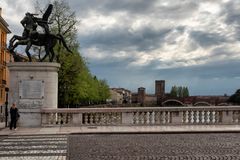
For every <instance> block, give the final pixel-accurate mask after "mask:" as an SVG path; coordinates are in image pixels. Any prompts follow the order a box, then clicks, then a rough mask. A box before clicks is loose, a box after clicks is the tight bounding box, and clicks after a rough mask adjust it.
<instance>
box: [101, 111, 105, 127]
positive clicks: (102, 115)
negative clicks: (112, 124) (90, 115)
mask: <svg viewBox="0 0 240 160" xmlns="http://www.w3.org/2000/svg"><path fill="white" fill-rule="evenodd" d="M104 119H105V116H104V113H100V124H104V121H105V120H104Z"/></svg>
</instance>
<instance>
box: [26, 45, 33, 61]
mask: <svg viewBox="0 0 240 160" xmlns="http://www.w3.org/2000/svg"><path fill="white" fill-rule="evenodd" d="M31 47H32V44H31V42H30V41H29V42H28V44H27V47H26V49H25V52H26V53H27V56H28V59H29V62H32V57H31V54H30V52H29V49H30V48H31Z"/></svg>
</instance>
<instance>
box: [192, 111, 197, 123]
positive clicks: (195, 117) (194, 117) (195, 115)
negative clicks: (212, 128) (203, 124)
mask: <svg viewBox="0 0 240 160" xmlns="http://www.w3.org/2000/svg"><path fill="white" fill-rule="evenodd" d="M192 112H193V113H192V115H193V123H197V121H198V117H197V111H192Z"/></svg>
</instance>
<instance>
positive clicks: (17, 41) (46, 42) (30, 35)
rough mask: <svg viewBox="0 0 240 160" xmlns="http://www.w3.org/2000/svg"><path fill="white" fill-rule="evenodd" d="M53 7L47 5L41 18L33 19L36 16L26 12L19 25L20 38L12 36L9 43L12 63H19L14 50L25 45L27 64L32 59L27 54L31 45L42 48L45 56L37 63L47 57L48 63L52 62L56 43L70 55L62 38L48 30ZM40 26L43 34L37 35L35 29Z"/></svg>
mask: <svg viewBox="0 0 240 160" xmlns="http://www.w3.org/2000/svg"><path fill="white" fill-rule="evenodd" d="M52 9H53V5H52V4H49V6H48V8H47V10H46V11H45V13H44V14H43V16H42V18H38V17H35V15H36V14H31V13H29V12H27V13H26V14H25V17H24V18H23V20H21V24H22V26H23V27H24V31H23V34H22V36H18V35H14V36H13V37H12V38H11V39H10V41H9V47H8V49H9V51H10V53H11V54H12V55H13V57H14V61H15V62H16V61H20V59H19V57H18V55H17V54H16V53H15V51H14V49H15V48H16V47H17V46H18V45H26V48H25V52H26V54H27V56H28V59H29V62H32V57H31V54H30V52H29V50H30V48H31V47H32V45H35V46H43V47H44V49H45V52H46V54H45V55H44V56H43V58H40V55H39V61H40V62H41V61H43V60H44V59H45V58H46V57H47V56H49V61H50V62H52V61H53V60H54V57H55V53H54V46H55V45H56V44H57V41H60V44H62V45H63V46H64V47H65V48H66V50H67V51H68V52H70V53H72V51H71V50H70V49H69V48H68V46H67V44H66V42H65V40H64V38H63V36H62V35H61V34H56V35H55V34H52V33H51V32H50V30H49V25H48V24H49V22H48V17H49V16H50V15H51V13H52ZM38 26H40V27H42V28H43V30H44V33H39V32H38V31H37V27H38Z"/></svg>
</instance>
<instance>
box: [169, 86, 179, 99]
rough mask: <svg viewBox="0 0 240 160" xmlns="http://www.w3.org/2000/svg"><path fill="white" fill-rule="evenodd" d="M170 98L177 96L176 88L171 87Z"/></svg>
mask: <svg viewBox="0 0 240 160" xmlns="http://www.w3.org/2000/svg"><path fill="white" fill-rule="evenodd" d="M170 96H171V97H177V96H178V88H177V86H175V85H174V86H172V89H171V92H170Z"/></svg>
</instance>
